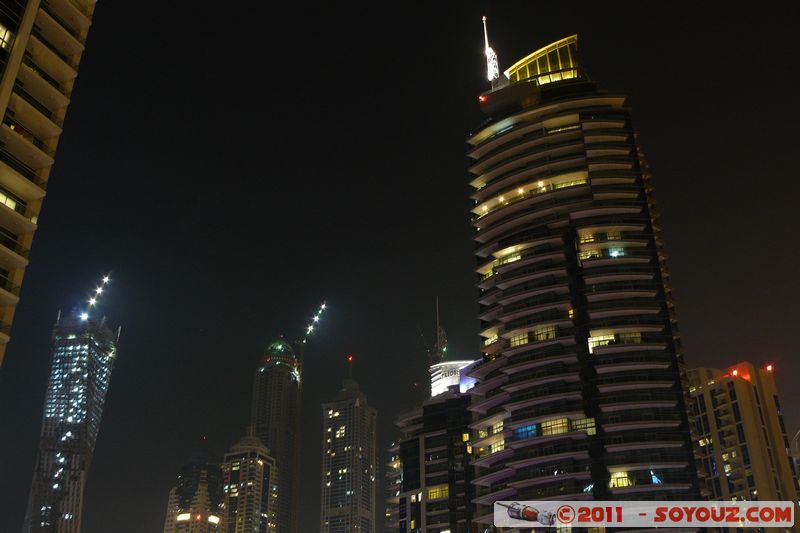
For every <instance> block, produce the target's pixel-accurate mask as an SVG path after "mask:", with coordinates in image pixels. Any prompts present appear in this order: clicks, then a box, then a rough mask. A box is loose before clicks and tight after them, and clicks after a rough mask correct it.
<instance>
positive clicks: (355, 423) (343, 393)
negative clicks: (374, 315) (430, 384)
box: [320, 379, 377, 533]
mask: <svg viewBox="0 0 800 533" xmlns="http://www.w3.org/2000/svg"><path fill="white" fill-rule="evenodd" d="M376 416H377V413H376V411H375V409H373V408H372V407H370V406H369V404H368V403H367V397H366V396H365V395H364V393H363V392H361V391H360V390H359V388H358V383H356V382H355V380H353V379H345V380H344V383H343V384H342V390H340V391H339V394H337V395H336V398H335V399H334V400H333V401H332V402H328V403H324V404H322V505H321V519H320V533H350V532H354V531H357V532H359V533H375V531H377V526H376V523H375V520H376V510H377V492H376V490H377V480H376V475H377V455H376V449H375V430H376V428H375V417H376Z"/></svg>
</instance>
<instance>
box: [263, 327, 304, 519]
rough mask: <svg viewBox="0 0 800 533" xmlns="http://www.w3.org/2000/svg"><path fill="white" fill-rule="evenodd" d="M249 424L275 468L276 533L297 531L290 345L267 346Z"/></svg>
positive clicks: (295, 372)
mask: <svg viewBox="0 0 800 533" xmlns="http://www.w3.org/2000/svg"><path fill="white" fill-rule="evenodd" d="M251 425H252V427H253V431H254V432H255V435H256V436H257V437H258V438H259V439H261V441H262V442H263V443H264V444H265V445H266V446H267V448H269V451H270V452H271V454H272V456H273V457H274V458H275V461H276V463H277V466H278V509H277V517H276V518H277V533H296V532H297V506H298V504H299V502H298V498H299V492H298V491H299V476H300V473H299V468H298V466H299V463H298V461H299V454H298V451H299V447H300V440H299V434H300V361H299V359H298V358H297V356H296V355H295V353H294V350H293V349H292V347H291V346H290V345H289V343H287V342H284V341H282V340H278V341H275V342H273V343H272V344H270V345H269V347H268V348H267V350H266V352H265V353H264V357H263V360H262V364H261V366H260V367H259V368H258V369H257V370H256V373H255V379H254V383H253V405H252V412H251Z"/></svg>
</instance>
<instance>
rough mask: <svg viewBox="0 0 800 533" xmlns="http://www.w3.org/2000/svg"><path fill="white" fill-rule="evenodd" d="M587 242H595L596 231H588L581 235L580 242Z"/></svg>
mask: <svg viewBox="0 0 800 533" xmlns="http://www.w3.org/2000/svg"><path fill="white" fill-rule="evenodd" d="M587 242H594V233H586V234H584V235H581V238H580V243H581V244H584V243H587Z"/></svg>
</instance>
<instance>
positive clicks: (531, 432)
mask: <svg viewBox="0 0 800 533" xmlns="http://www.w3.org/2000/svg"><path fill="white" fill-rule="evenodd" d="M538 434H539V424H530V425H528V426H522V427H520V428H517V429H515V430H514V439H515V440H524V439H529V438H531V437H536V436H537V435H538Z"/></svg>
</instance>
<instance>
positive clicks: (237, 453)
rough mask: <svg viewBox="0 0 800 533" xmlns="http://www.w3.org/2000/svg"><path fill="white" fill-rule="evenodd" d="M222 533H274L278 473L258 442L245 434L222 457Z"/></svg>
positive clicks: (267, 453)
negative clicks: (223, 512)
mask: <svg viewBox="0 0 800 533" xmlns="http://www.w3.org/2000/svg"><path fill="white" fill-rule="evenodd" d="M222 476H223V481H224V491H225V502H224V508H225V520H224V522H225V533H275V531H276V523H275V513H276V512H277V508H278V497H279V494H278V470H277V467H276V466H275V459H273V458H272V456H270V452H269V450H268V449H267V447H266V446H264V443H262V442H261V439H259V438H258V437H255V436H252V435H248V436H246V437H243V438H242V440H240V441H239V442H237V443H236V444H235V445H234V446H233V447H232V448H231V450H230V451H229V452H228V453H226V454H225V458H224V460H223V463H222Z"/></svg>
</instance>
